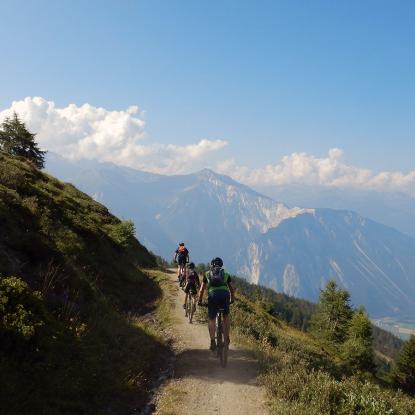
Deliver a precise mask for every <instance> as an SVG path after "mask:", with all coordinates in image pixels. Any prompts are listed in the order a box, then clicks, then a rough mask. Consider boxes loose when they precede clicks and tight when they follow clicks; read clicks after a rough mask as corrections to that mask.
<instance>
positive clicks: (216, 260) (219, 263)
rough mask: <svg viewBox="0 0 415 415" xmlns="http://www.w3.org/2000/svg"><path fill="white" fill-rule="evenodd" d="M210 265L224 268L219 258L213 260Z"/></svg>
mask: <svg viewBox="0 0 415 415" xmlns="http://www.w3.org/2000/svg"><path fill="white" fill-rule="evenodd" d="M210 265H211V266H212V267H221V268H222V267H223V261H222V258H219V257H216V258H213V259H212V261H210Z"/></svg>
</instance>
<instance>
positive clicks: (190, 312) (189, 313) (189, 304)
mask: <svg viewBox="0 0 415 415" xmlns="http://www.w3.org/2000/svg"><path fill="white" fill-rule="evenodd" d="M187 318H188V319H189V323H191V322H192V320H193V296H192V293H191V292H189V294H188V296H187Z"/></svg>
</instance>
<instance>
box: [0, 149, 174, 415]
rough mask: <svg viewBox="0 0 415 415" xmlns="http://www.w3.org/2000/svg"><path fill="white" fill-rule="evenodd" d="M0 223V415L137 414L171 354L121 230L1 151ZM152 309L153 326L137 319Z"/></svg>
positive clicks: (152, 280)
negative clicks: (0, 283)
mask: <svg viewBox="0 0 415 415" xmlns="http://www.w3.org/2000/svg"><path fill="white" fill-rule="evenodd" d="M0 224H1V232H0V278H1V282H2V285H0V287H1V288H0V291H1V292H0V299H1V300H0V301H1V304H2V306H0V402H1V403H2V414H5V415H6V414H13V415H14V414H101V413H102V414H104V413H105V414H107V413H128V412H131V411H132V410H134V409H135V408H140V407H141V406H142V405H143V403H144V402H145V400H146V399H147V397H148V390H149V389H150V387H151V382H152V379H153V378H154V377H156V376H157V374H158V367H159V366H160V364H162V359H163V356H165V355H166V354H167V353H169V348H168V345H167V344H166V343H165V341H164V340H163V338H162V336H161V335H160V334H159V331H158V328H159V327H161V326H162V325H163V324H167V322H168V320H167V312H166V311H163V309H167V306H166V305H164V301H165V300H164V296H163V291H162V289H163V280H162V276H161V275H160V274H159V273H157V272H155V271H145V270H144V269H145V268H149V267H155V265H156V259H155V257H154V256H153V255H152V254H150V253H149V252H148V251H147V249H146V248H145V247H143V246H142V245H141V244H140V243H139V242H138V241H137V240H136V239H135V237H134V229H133V227H132V226H131V223H130V222H128V221H126V222H123V221H120V220H119V219H117V218H116V217H114V216H113V215H111V214H110V212H108V210H107V209H106V208H105V207H104V206H103V205H101V204H99V203H97V202H95V201H94V200H93V199H91V198H90V197H88V196H87V195H85V194H84V193H82V192H80V191H79V190H77V189H76V188H75V187H73V186H72V185H70V184H65V183H61V182H60V181H58V180H56V179H55V178H53V177H51V176H48V175H46V174H43V173H41V172H40V171H38V170H37V169H36V168H35V167H34V166H33V165H31V164H30V163H28V162H25V161H24V160H23V159H19V158H14V157H10V156H8V155H6V154H4V153H2V152H0ZM11 276H13V277H14V278H10V277H11ZM19 287H20V288H19ZM19 290H20V291H19ZM157 307H159V308H160V310H162V311H160V312H159V313H158V314H159V316H157V318H158V317H160V320H159V323H158V325H154V324H153V322H151V321H148V320H146V319H145V318H142V316H143V315H145V314H146V313H148V312H151V311H154V310H156V309H157Z"/></svg>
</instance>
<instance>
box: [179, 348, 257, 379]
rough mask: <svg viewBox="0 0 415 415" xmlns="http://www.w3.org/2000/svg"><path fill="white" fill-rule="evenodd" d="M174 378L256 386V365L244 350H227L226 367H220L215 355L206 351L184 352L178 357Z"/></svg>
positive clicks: (253, 359)
mask: <svg viewBox="0 0 415 415" xmlns="http://www.w3.org/2000/svg"><path fill="white" fill-rule="evenodd" d="M178 357H179V358H178V364H177V366H176V371H175V372H176V373H175V376H176V377H178V378H180V377H193V378H197V379H203V380H205V381H207V382H212V383H218V382H219V383H223V382H230V383H234V384H244V385H246V384H252V385H254V384H256V376H257V364H258V362H257V361H256V360H255V358H254V357H253V356H251V355H250V354H249V353H248V352H247V351H245V350H232V349H231V350H229V354H228V365H227V367H226V368H222V367H221V366H220V361H219V359H218V358H217V357H216V354H215V353H213V352H211V351H210V350H207V349H193V350H185V351H183V352H182V353H180V354H179V356H178Z"/></svg>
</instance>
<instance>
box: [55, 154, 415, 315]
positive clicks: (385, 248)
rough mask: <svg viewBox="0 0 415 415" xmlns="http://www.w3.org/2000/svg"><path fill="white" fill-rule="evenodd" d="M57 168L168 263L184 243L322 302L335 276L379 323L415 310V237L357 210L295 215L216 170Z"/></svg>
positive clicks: (80, 164) (242, 272)
mask: <svg viewBox="0 0 415 415" xmlns="http://www.w3.org/2000/svg"><path fill="white" fill-rule="evenodd" d="M47 169H48V170H50V171H52V172H53V173H54V174H56V175H58V176H59V177H62V178H64V179H65V180H71V181H73V183H75V184H76V185H77V186H80V188H81V189H82V190H83V191H85V192H87V193H88V194H90V195H94V197H95V198H96V199H98V200H101V201H104V202H105V204H106V205H108V206H110V207H111V209H113V210H114V211H115V212H116V213H117V214H119V215H121V216H124V217H128V218H131V219H132V220H134V223H135V224H136V226H137V230H138V234H139V235H140V240H141V241H142V242H143V243H144V244H145V245H146V246H148V247H149V248H150V249H151V250H152V251H153V252H156V253H158V254H160V255H162V256H164V257H165V258H167V259H170V258H171V256H172V252H173V250H174V247H175V246H176V244H177V242H179V241H178V238H180V240H184V241H186V243H187V245H188V246H189V248H190V252H191V256H192V260H193V261H196V262H204V261H206V259H208V258H211V257H214V256H216V255H218V254H219V255H221V256H222V257H224V258H226V267H227V269H229V271H231V272H232V273H234V274H237V275H239V276H242V277H244V278H246V279H247V280H248V281H250V282H253V283H259V284H262V285H266V286H268V287H271V288H274V289H276V290H277V291H280V292H284V293H285V294H289V295H294V296H299V297H302V298H305V299H307V300H310V301H317V298H318V294H319V290H320V288H321V287H322V286H324V284H325V283H326V282H327V281H328V280H329V279H331V278H334V279H336V280H337V281H338V282H339V283H340V284H341V285H342V286H344V287H345V288H347V289H348V290H349V291H350V292H351V294H352V296H353V298H354V301H355V302H356V303H357V304H364V305H365V306H366V308H367V309H368V311H369V313H370V315H371V317H373V318H376V317H384V316H400V317H404V316H413V313H414V311H415V302H414V300H413V299H414V298H415V291H414V290H415V288H414V287H415V280H414V276H415V256H414V252H415V239H414V238H411V237H410V236H407V235H405V234H402V233H401V232H398V231H396V230H394V229H392V228H390V227H387V226H385V225H382V224H381V223H377V222H374V221H372V220H370V219H367V218H364V217H362V216H360V215H358V214H357V213H354V212H351V211H345V210H333V209H302V208H289V207H288V206H287V205H285V204H284V203H281V202H277V201H275V200H273V199H271V198H269V197H266V196H263V195H261V194H259V193H258V192H256V191H254V190H252V189H250V188H249V187H247V186H244V185H242V184H240V183H238V182H236V181H235V180H232V179H231V178H230V177H227V176H224V175H220V174H216V173H214V172H212V171H210V170H202V171H200V172H196V173H193V174H188V175H176V176H163V175H157V174H150V173H145V172H141V171H137V170H134V169H129V168H125V167H121V166H116V165H113V164H109V163H98V162H96V161H91V160H90V161H86V160H81V161H69V160H66V159H64V158H62V157H59V156H57V155H53V154H52V155H49V158H48V160H47Z"/></svg>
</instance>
